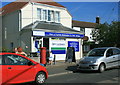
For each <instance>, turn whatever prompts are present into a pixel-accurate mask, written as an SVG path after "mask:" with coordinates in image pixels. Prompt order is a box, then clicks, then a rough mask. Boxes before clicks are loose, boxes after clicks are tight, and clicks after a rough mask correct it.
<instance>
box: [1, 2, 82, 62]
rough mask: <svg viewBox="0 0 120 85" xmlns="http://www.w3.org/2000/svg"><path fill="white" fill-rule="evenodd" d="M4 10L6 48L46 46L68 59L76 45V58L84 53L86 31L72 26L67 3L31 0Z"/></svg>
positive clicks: (37, 49)
mask: <svg viewBox="0 0 120 85" xmlns="http://www.w3.org/2000/svg"><path fill="white" fill-rule="evenodd" d="M50 1H51V0H50ZM1 12H2V13H1V15H2V35H3V36H2V44H3V48H6V49H9V50H12V49H13V48H14V47H18V46H21V47H22V48H23V49H24V51H26V52H38V51H39V48H40V47H46V48H47V50H49V51H52V53H53V54H55V55H56V59H57V60H65V58H66V54H67V49H68V48H69V47H74V49H75V57H76V59H80V57H82V39H81V38H83V37H84V34H83V33H81V32H79V31H76V30H74V29H72V16H71V15H70V13H69V12H68V10H67V8H65V7H64V6H62V5H60V4H58V3H56V2H54V1H51V2H39V0H37V1H34V0H32V1H30V0H29V2H12V3H10V4H8V5H6V6H4V7H3V8H2V10H1Z"/></svg>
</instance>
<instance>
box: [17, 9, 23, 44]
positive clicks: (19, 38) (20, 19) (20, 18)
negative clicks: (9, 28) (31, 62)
mask: <svg viewBox="0 0 120 85" xmlns="http://www.w3.org/2000/svg"><path fill="white" fill-rule="evenodd" d="M21 29H22V16H21V10H19V36H18V41H19V44H18V45H19V46H21V34H22V31H21Z"/></svg>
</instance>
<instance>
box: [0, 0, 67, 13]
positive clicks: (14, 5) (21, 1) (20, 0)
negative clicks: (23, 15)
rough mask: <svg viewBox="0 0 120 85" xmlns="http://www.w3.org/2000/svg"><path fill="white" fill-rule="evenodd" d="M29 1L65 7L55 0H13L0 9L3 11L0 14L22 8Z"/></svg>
mask: <svg viewBox="0 0 120 85" xmlns="http://www.w3.org/2000/svg"><path fill="white" fill-rule="evenodd" d="M29 2H35V3H41V4H46V5H51V6H56V7H63V8H65V7H64V6H62V5H61V4H59V3H57V2H55V1H53V0H16V1H14V2H11V3H9V4H7V5H5V6H4V7H2V8H1V9H0V11H1V13H0V15H5V14H8V13H11V12H14V11H16V10H20V9H21V8H23V7H24V6H25V5H26V4H28V3H29ZM3 10H4V12H2V11H3Z"/></svg>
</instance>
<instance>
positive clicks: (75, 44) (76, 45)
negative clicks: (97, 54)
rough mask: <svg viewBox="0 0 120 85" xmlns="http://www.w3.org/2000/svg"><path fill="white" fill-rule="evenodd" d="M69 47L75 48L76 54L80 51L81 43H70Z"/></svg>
mask: <svg viewBox="0 0 120 85" xmlns="http://www.w3.org/2000/svg"><path fill="white" fill-rule="evenodd" d="M68 47H74V48H75V52H78V51H79V42H77V41H68Z"/></svg>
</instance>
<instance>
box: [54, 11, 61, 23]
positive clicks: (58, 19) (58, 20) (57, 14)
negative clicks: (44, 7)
mask: <svg viewBox="0 0 120 85" xmlns="http://www.w3.org/2000/svg"><path fill="white" fill-rule="evenodd" d="M55 22H60V12H58V11H56V12H55Z"/></svg>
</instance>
